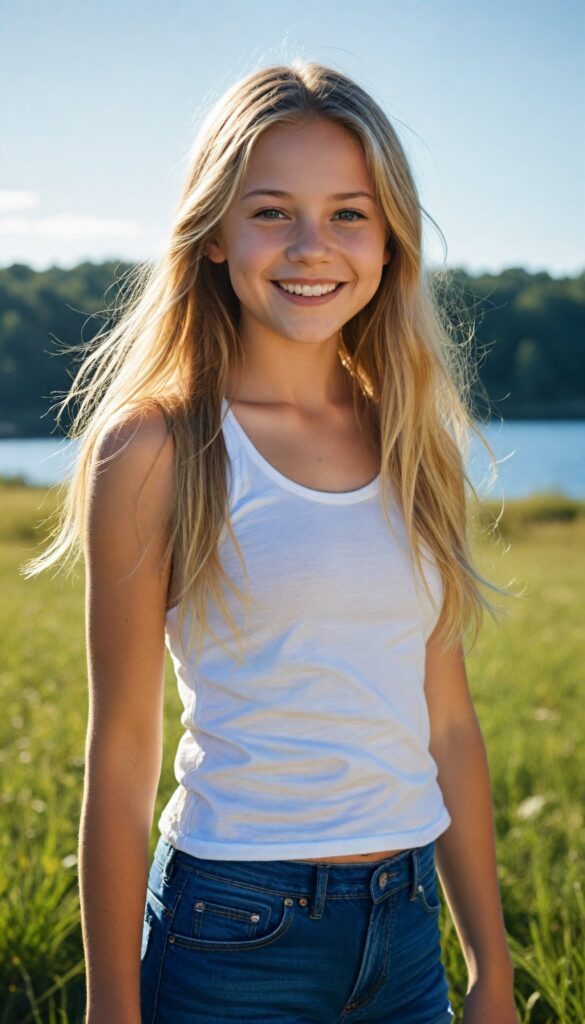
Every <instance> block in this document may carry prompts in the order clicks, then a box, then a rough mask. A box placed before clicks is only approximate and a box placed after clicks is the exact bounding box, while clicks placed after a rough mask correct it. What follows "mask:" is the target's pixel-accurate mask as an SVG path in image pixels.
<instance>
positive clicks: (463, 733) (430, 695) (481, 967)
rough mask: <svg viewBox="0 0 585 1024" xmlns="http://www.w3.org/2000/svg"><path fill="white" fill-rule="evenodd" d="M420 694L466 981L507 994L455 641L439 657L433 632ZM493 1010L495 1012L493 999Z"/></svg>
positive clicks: (469, 712)
mask: <svg viewBox="0 0 585 1024" xmlns="http://www.w3.org/2000/svg"><path fill="white" fill-rule="evenodd" d="M425 692H426V697H427V703H428V707H429V716H430V720H431V742H430V752H431V754H432V756H433V758H434V759H435V761H436V763H437V768H438V781H439V785H440V787H441V790H442V793H443V797H444V800H445V804H446V806H447V809H448V811H449V813H450V815H451V825H450V826H449V828H448V829H447V830H446V831H445V832H444V833H443V834H442V835H440V836H439V837H438V839H437V842H436V860H437V869H438V872H439V877H440V879H441V885H442V887H443V889H444V891H445V896H446V899H447V904H448V906H449V911H450V913H451V916H452V918H453V922H454V924H455V928H456V931H457V935H458V937H459V941H460V943H461V948H462V951H463V955H464V957H465V962H466V964H467V969H468V973H469V983H470V986H473V985H474V984H475V983H477V982H478V980H480V979H481V982H482V984H483V985H484V986H489V987H490V988H491V990H492V991H493V992H495V991H496V990H498V991H500V992H502V993H503V994H504V998H511V996H509V997H508V993H511V992H512V987H513V968H512V960H511V956H510V953H509V950H508V947H507V943H506V938H505V929H504V918H503V913H502V907H501V903H500V894H499V886H498V875H497V862H496V843H495V831H494V820H493V810H492V798H491V786H490V779H489V769H488V761H487V754H486V750H485V745H484V741H483V737H482V733H481V729H480V725H479V722H478V719H477V716H476V713H475V709H474V707H473V703H472V699H471V695H470V692H469V687H468V683H467V677H466V672H465V665H464V656H463V647H462V645H459V647H458V648H456V649H452V650H450V651H448V652H444V653H443V654H441V653H440V652H439V650H438V648H437V646H436V645H435V644H434V643H433V637H431V638H430V639H429V641H428V644H427V658H426V672H425ZM492 1012H493V1013H495V1012H496V1007H495V1005H493V1004H492ZM478 1019H479V1018H478ZM499 1019H501V1020H504V1017H501V1018H499ZM505 1019H506V1020H507V1019H508V1018H505ZM512 1019H513V1018H512Z"/></svg>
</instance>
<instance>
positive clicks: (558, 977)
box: [0, 482, 585, 1024]
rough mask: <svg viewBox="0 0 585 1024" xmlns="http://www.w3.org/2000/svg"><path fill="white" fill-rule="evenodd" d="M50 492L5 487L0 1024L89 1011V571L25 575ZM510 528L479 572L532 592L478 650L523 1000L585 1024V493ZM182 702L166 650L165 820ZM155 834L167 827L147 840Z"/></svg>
mask: <svg viewBox="0 0 585 1024" xmlns="http://www.w3.org/2000/svg"><path fill="white" fill-rule="evenodd" d="M53 500H54V498H53V495H52V493H51V492H46V491H45V490H44V489H36V488H28V487H24V486H21V485H19V484H18V483H13V484H9V483H8V482H6V483H4V484H0V506H1V512H2V514H1V522H0V581H1V584H2V586H1V591H0V594H1V596H0V632H1V635H2V637H3V641H2V662H1V665H0V696H1V698H2V707H3V714H2V716H1V717H0V731H1V732H0V774H1V778H2V784H1V792H0V844H1V859H0V1024H15V1022H18V1024H24V1022H29V1021H34V1022H41V1021H42V1022H53V1021H54V1022H57V1021H58V1022H60V1024H65V1022H68V1024H81V1022H82V1020H83V1007H84V997H85V988H84V968H83V958H82V952H83V951H82V944H81V930H80V923H79V902H78V889H77V857H76V853H77V829H78V824H79V815H80V808H81V797H82V785H83V767H84V766H83V760H84V757H83V755H84V745H85V727H86V715H87V681H86V663H85V649H84V609H83V575H82V569H81V568H80V570H79V571H78V575H77V579H72V578H68V577H67V576H65V575H64V574H63V573H60V574H59V575H55V573H54V571H53V570H51V571H49V572H48V573H44V574H42V575H41V577H37V578H35V579H34V580H30V581H26V580H25V579H24V578H23V577H22V576H20V575H19V574H18V571H17V568H18V566H19V565H21V564H22V562H23V561H24V560H25V559H26V558H28V557H30V555H31V554H32V553H33V551H36V550H37V549H38V545H39V544H40V543H41V541H42V538H43V528H42V527H37V528H35V523H37V524H38V523H40V522H41V520H42V519H43V518H45V517H46V516H47V515H48V513H49V512H50V510H51V509H52V507H53V504H52V502H53ZM484 510H485V512H484V513H482V514H485V515H486V516H487V517H488V518H489V516H490V508H489V506H487V505H486V506H484ZM500 529H501V535H500V538H499V539H498V540H497V541H494V540H490V541H482V542H481V543H479V545H478V547H477V558H478V561H479V566H480V569H481V570H482V571H483V572H484V573H485V574H486V575H487V576H488V578H489V579H491V580H493V581H494V582H496V583H498V584H500V585H503V584H505V583H508V582H509V581H511V580H514V583H513V589H514V590H515V591H520V590H521V589H523V588H525V591H526V592H525V596H523V597H522V598H521V599H515V598H509V599H504V598H496V603H497V605H498V607H502V608H506V609H507V614H506V618H505V619H503V620H502V621H501V622H500V623H499V624H498V623H495V622H494V621H493V620H492V619H491V617H489V616H487V617H486V620H485V628H484V630H483V632H482V635H481V638H480V640H479V642H478V644H477V645H476V647H475V649H474V651H473V652H472V653H471V654H470V655H469V656H468V658H467V662H466V664H467V673H468V678H469V682H470V687H471V690H472V693H473V696H474V700H475V705H476V708H477V712H478V715H479V718H480V721H481V724H482V729H483V734H484V738H485V741H486V746H487V749H488V755H489V761H490V771H491V777H492V788H493V796H494V809H495V815H496V826H497V847H498V864H499V874H500V885H501V892H502V900H503V905H504V914H505V920H506V926H507V931H508V936H509V943H510V947H511V950H512V954H513V958H514V963H515V968H516V977H515V984H516V996H517V1005H518V1010H519V1016H520V1020H521V1022H522V1024H528V1022H529V1021H530V1022H533V1024H582V1022H583V1021H584V1020H585V957H584V951H585V936H584V931H585V926H584V922H585V896H584V892H583V864H584V846H585V830H584V823H583V807H584V803H583V781H584V779H585V770H584V764H583V761H584V757H583V751H584V747H585V745H584V743H583V731H582V725H583V714H582V710H583V672H584V668H585V651H584V647H585V637H584V632H585V628H584V624H585V589H584V588H583V575H584V572H583V570H584V565H585V503H579V502H574V501H569V500H566V499H555V498H554V497H550V498H543V499H537V498H535V499H532V500H530V501H526V502H516V503H514V502H509V503H506V507H505V510H504V516H503V519H502V521H501V523H500ZM488 596H490V594H489V593H488ZM180 710H181V709H180V703H179V697H178V694H177V692H176V687H175V684H174V681H173V678H172V670H171V663H170V659H169V661H168V663H167V687H166V696H165V716H166V725H165V754H164V763H163V770H162V776H161V781H160V788H159V795H158V801H157V807H156V817H155V821H156V818H157V817H158V814H159V813H160V811H161V810H162V807H163V805H164V804H165V803H166V801H167V799H168V797H169V796H170V793H171V792H172V790H173V789H174V786H175V780H174V777H173V758H174V754H175V749H176V745H177V742H178V739H179V736H180V735H181V731H182V730H181V725H180V721H179V715H180ZM156 838H157V833H156V827H155V826H154V827H153V832H152V835H151V852H152V850H153V849H154V845H155V842H156ZM441 914H442V935H443V951H444V961H445V966H446V969H447V974H448V977H449V981H450V986H451V993H450V994H451V999H452V1003H453V1007H454V1009H455V1012H456V1014H457V1015H458V1022H459V1020H460V1011H461V1005H462V999H463V995H464V993H465V986H466V974H465V966H464V961H463V958H462V954H461V951H460V949H459V945H458V943H457V938H456V935H455V932H454V928H453V924H452V922H451V920H450V918H449V917H448V914H447V910H446V906H443V908H442V911H441ZM494 1024H497V1022H495V1021H494Z"/></svg>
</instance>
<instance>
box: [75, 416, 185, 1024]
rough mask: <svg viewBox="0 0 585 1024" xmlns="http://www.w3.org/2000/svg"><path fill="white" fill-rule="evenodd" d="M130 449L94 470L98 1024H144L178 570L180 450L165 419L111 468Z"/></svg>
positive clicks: (91, 898)
mask: <svg viewBox="0 0 585 1024" xmlns="http://www.w3.org/2000/svg"><path fill="white" fill-rule="evenodd" d="M126 441H129V443H128V445H127V447H125V448H124V451H123V452H121V453H120V454H117V455H116V456H115V457H114V458H113V459H112V461H111V462H108V463H107V465H105V466H103V467H102V468H101V469H100V471H99V472H96V470H95V463H94V474H93V479H92V495H91V503H90V509H89V516H88V522H87V524H86V551H85V554H86V638H87V658H88V678H89V698H90V699H89V718H88V729H87V740H86V775H85V785H84V793H83V804H82V811H81V821H80V833H79V853H80V856H79V864H80V868H79V882H80V897H81V917H82V932H83V943H84V949H85V959H86V980H87V1021H88V1024H106V1022H107V1024H140V943H141V935H142V921H143V914H144V903H145V898H146V882H147V874H148V842H149V836H150V830H151V827H152V818H153V813H154V803H155V799H156V792H157V787H158V781H159V777H160V770H161V760H162V704H163V691H164V617H165V608H166V601H167V588H168V582H169V567H168V566H167V565H162V562H161V559H162V553H163V550H164V540H165V528H166V521H167V516H168V511H169V508H170V502H171V500H172V487H173V442H172V437H171V435H170V434H168V433H167V427H166V423H165V421H164V419H163V417H162V415H161V414H160V413H150V412H149V413H148V414H147V415H146V416H145V417H144V419H143V420H142V422H141V423H139V421H138V418H137V417H135V418H134V419H133V420H132V421H129V422H127V423H126V424H125V425H124V426H123V427H119V428H118V430H117V431H115V432H111V433H110V434H109V435H108V436H107V437H106V438H104V439H103V440H102V443H101V446H100V451H99V454H100V456H101V457H104V456H105V455H108V454H111V453H112V452H114V451H119V449H120V448H121V447H122V446H123V445H124V444H125V442H126ZM145 481H146V484H145ZM143 484H145V486H144V489H143V491H142V495H141V497H140V502H139V503H137V498H138V493H139V491H140V489H141V487H142V485H143ZM142 555H143V556H144V557H143V559H142V561H141V562H140V566H139V568H138V569H137V570H136V571H135V572H133V570H134V568H135V566H136V563H137V562H138V561H139V560H140V558H141V556H142Z"/></svg>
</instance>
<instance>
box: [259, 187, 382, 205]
mask: <svg viewBox="0 0 585 1024" xmlns="http://www.w3.org/2000/svg"><path fill="white" fill-rule="evenodd" d="M251 196H278V197H279V198H281V199H292V198H293V196H292V192H283V191H282V190H281V189H278V188H255V189H252V191H251V192H246V194H245V196H242V199H249V198H250V197H251ZM329 198H330V199H359V198H364V199H371V200H372V202H374V203H375V201H376V200H375V199H374V197H373V196H372V195H370V193H369V192H336V193H335V194H334V195H331V196H329Z"/></svg>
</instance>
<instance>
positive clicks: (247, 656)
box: [29, 61, 517, 1024]
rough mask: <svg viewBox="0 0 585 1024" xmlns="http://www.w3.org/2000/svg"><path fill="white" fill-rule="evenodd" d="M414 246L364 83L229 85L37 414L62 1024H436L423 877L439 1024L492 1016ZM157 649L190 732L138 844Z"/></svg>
mask: <svg viewBox="0 0 585 1024" xmlns="http://www.w3.org/2000/svg"><path fill="white" fill-rule="evenodd" d="M421 243H422V226H421V207H420V203H419V200H418V196H417V192H416V188H415V184H414V182H413V179H412V175H411V172H410V169H409V166H408V163H407V160H406V157H405V154H404V152H403V149H402V147H401V145H400V142H399V139H398V137H397V135H396V133H395V131H394V129H393V127H392V125H391V124H390V123H389V120H388V118H387V117H386V115H385V114H384V113H383V112H382V110H381V109H380V108H379V106H377V104H376V103H375V102H374V100H373V99H372V98H371V97H370V96H369V95H367V93H365V92H364V91H363V90H362V89H361V88H360V87H359V86H358V85H357V84H356V83H355V82H353V81H351V80H350V79H348V78H347V77H345V76H344V75H343V74H341V73H340V72H338V71H335V70H332V69H330V68H326V67H322V66H320V65H317V64H312V63H305V62H300V61H296V62H294V63H293V65H292V66H290V67H269V68H265V69H263V70H260V71H257V72H255V73H253V74H251V75H250V76H248V77H247V78H246V79H245V80H244V81H242V82H240V83H238V84H237V85H236V86H235V87H234V88H232V89H231V91H229V92H228V94H227V95H226V96H224V97H223V98H222V99H221V101H220V102H219V103H218V104H217V106H216V107H215V109H214V110H213V111H212V112H211V114H210V115H209V117H208V118H207V120H206V122H205V124H204V125H203V128H202V131H201V133H200V136H199V138H198V140H197V143H196V146H195V149H194V152H193V156H192V161H191V166H190V170H189V174H188V177H187V181H186V185H185V189H184V193H183V196H182V198H181V201H180V205H179V209H178V213H177V216H176V220H175V223H174V225H173V230H172V233H171V237H170V240H169V243H168V247H167V249H166V251H165V253H164V254H163V256H162V257H161V259H160V261H159V263H158V266H156V267H155V268H154V269H153V270H143V271H141V272H140V274H139V276H138V280H137V282H136V287H135V290H134V295H133V299H132V300H131V301H129V302H128V307H127V310H126V312H125V316H124V317H122V318H119V320H118V323H117V324H116V325H115V326H114V327H113V329H112V330H111V331H110V332H109V334H107V335H106V336H105V337H103V338H100V337H99V336H98V339H97V341H96V344H95V350H94V351H93V352H92V353H91V355H89V356H88V358H87V359H86V361H85V363H84V364H83V366H82V368H81V370H80V372H79V374H78V377H77V379H76V381H75V382H74V384H73V387H72V389H71V391H70V393H69V396H68V397H67V398H66V399H65V401H64V402H63V405H65V404H66V402H67V401H70V400H71V399H72V397H73V396H74V395H77V394H83V401H82V403H81V408H80V411H79V413H78V418H77V420H76V423H75V425H74V430H73V436H75V435H77V436H80V437H81V440H82V444H81V448H80V454H79V459H78V463H77V465H76V469H75V474H74V476H73V478H72V481H71V483H70V486H69V490H68V494H67V500H66V502H65V504H64V507H63V511H62V519H61V522H60V526H59V529H58V532H57V536H56V537H55V538H54V540H53V541H52V545H51V547H50V548H49V550H48V552H47V553H46V554H45V555H44V556H43V557H42V558H39V559H38V560H36V562H35V563H34V564H31V565H30V567H29V568H30V570H31V571H40V569H41V568H43V567H45V566H46V565H49V564H51V563H52V562H53V561H55V560H56V559H57V558H58V557H59V556H60V555H61V554H63V553H67V552H72V551H74V550H75V551H76V552H77V553H78V554H79V550H80V548H81V547H83V551H84V554H85V559H86V580H87V626H88V628H87V647H88V669H89V681H90V713H89V723H88V734H87V750H86V758H87V773H86V780H85V789H84V799H83V809H82V817H81V826H80V892H81V907H82V925H83V938H84V945H85V952H86V963H87V997H88V998H87V1021H88V1024H105V1022H107V1024H139V1022H140V1021H141V1020H142V1022H143V1024H154V1022H158V1024H179V1022H180V1024H187V1022H189V1024H210V1022H214V1021H226V1022H227V1021H233V1022H238V1024H242V1022H244V1021H254V1022H258V1021H263V1022H264V1021H266V1022H274V1024H276V1022H279V1024H293V1022H300V1021H306V1022H310V1024H337V1022H341V1021H343V1022H349V1021H356V1022H360V1024H366V1022H367V1024H382V1022H390V1021H393V1022H397V1024H448V1022H449V1021H452V1020H453V1010H452V1007H451V1004H450V1002H449V998H448V987H447V980H446V977H445V971H444V967H443V964H442V962H441V949H440V933H439V911H440V898H439V892H438V884H437V868H438V871H439V873H440V881H441V885H442V888H443V890H444V892H445V895H446V899H447V903H448V907H449V910H450V912H451V915H452V917H453V920H454V922H455V926H456V930H457V934H458V936H459V940H460V943H461V947H462V951H463V954H464V957H465V961H466V965H467V969H468V975H469V984H468V990H467V994H466V997H465V1001H464V1012H463V1021H464V1022H465V1024H487V1022H489V1024H517V1016H516V1012H515V1009H514V1001H513V971H512V963H511V957H510V954H509V951H508V948H507V944H506V939H505V930H504V922H503V915H502V910H501V905H500V898H499V892H498V882H497V868H496V857H495V841H494V829H493V818H492V807H491V795H490V784H489V777H488V767H487V760H486V754H485V748H484V745H483V740H482V735H481V732H480V728H479V724H478V721H477V717H476V715H475V712H474V707H473V704H472V700H471V696H470V693H469V688H468V684H467V679H466V672H465V667H464V655H463V645H462V635H463V631H464V628H465V627H466V626H467V625H468V624H469V622H472V623H473V625H474V626H475V635H476V636H477V633H478V630H479V625H480V623H481V618H482V614H483V609H482V606H485V607H487V608H488V609H489V610H490V611H492V609H491V605H490V604H489V603H488V602H487V601H486V600H485V598H484V597H483V596H482V595H481V593H480V591H479V589H478V581H479V582H484V583H485V582H487V581H485V580H483V579H482V577H481V576H480V575H479V574H478V573H477V571H476V570H475V569H474V567H473V565H472V561H471V558H470V553H469V542H468V536H467V511H466V492H465V481H466V480H467V477H466V475H465V473H464V469H463V460H462V455H461V448H462V445H463V442H465V440H466V435H467V432H468V431H469V430H470V429H475V428H474V426H473V419H472V416H471V413H470V411H469V410H468V408H467V407H466V405H465V403H464V400H463V397H462V396H463V391H464V388H463V384H462V382H463V379H464V371H465V366H464V365H463V362H462V356H461V349H460V348H458V346H457V345H456V344H455V343H454V342H453V341H452V339H451V337H450V335H449V333H448V330H447V327H446V325H445V324H444V323H443V322H442V320H441V317H440V315H439V312H438V307H437V304H436V303H435V301H434V299H433V293H432V290H431V288H430V283H429V279H428V277H427V275H426V274H425V273H424V271H423V267H422V263H421ZM86 377H87V382H86V383H85V384H83V381H84V379H85V378H86ZM480 437H481V435H480ZM487 447H489V446H487ZM489 450H490V452H491V448H490V449H489ZM467 483H469V481H468V480H467ZM488 585H489V586H492V588H493V589H494V590H499V588H497V587H495V586H493V585H492V584H489V583H488ZM499 592H501V591H499ZM165 643H166V645H167V646H168V648H169V651H170V654H171V656H172V660H173V664H174V668H175V670H176V676H177V681H178V687H179V692H180V696H181V699H182V701H183V704H184V711H183V714H182V717H181V723H182V725H183V726H184V729H185V731H184V734H183V736H182V738H181V740H180V743H179V747H178V751H177V754H176V758H175V773H176V779H177V783H178V785H177V788H176V790H175V792H174V793H173V795H172V797H171V799H170V800H169V802H168V803H167V805H166V806H165V807H164V809H163V811H162V814H161V815H160V818H159V820H158V828H159V833H160V834H159V838H158V843H157V845H156V849H155V851H154V856H153V858H152V860H149V837H150V831H151V825H152V818H153V813H154V805H155V799H156V794H157V786H158V781H159V775H160V770H161V749H162V724H161V720H162V706H163V676H164V650H165Z"/></svg>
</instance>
